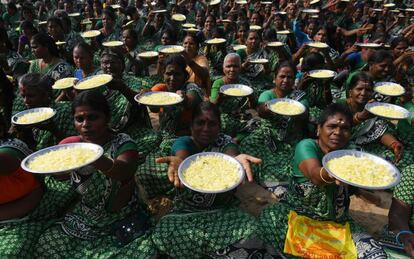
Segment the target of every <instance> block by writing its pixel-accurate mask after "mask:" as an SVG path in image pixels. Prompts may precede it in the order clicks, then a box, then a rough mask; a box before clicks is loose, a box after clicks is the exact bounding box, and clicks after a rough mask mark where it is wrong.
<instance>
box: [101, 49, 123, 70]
mask: <svg viewBox="0 0 414 259" xmlns="http://www.w3.org/2000/svg"><path fill="white" fill-rule="evenodd" d="M104 56H112V57H115V58H117V59H119V60H120V61H121V63H122V66H123V67H124V68H125V59H124V55H123V54H122V52H121V51H119V50H118V49H116V48H106V49H104V51H102V54H101V59H102V58H103V57H104Z"/></svg>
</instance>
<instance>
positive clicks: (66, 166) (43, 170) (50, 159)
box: [21, 143, 103, 174]
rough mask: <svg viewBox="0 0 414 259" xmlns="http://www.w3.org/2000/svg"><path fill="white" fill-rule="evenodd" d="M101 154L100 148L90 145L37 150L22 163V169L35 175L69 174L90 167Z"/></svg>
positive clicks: (73, 144)
mask: <svg viewBox="0 0 414 259" xmlns="http://www.w3.org/2000/svg"><path fill="white" fill-rule="evenodd" d="M102 154H103V149H102V147H101V146H99V145H96V144H92V143H70V144H63V145H56V146H51V147H48V148H45V149H42V150H39V151H37V152H35V153H33V154H31V155H29V156H28V157H26V158H25V159H24V160H23V161H22V163H21V166H22V168H23V169H24V170H25V171H27V172H31V173H36V174H56V173H63V172H69V171H72V170H76V169H79V168H82V167H84V166H87V165H90V164H91V163H93V162H95V161H96V160H98V159H99V158H100V157H101V156H102Z"/></svg>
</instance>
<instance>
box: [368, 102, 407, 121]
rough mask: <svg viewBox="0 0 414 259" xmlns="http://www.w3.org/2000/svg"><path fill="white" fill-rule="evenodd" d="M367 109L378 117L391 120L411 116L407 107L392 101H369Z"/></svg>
mask: <svg viewBox="0 0 414 259" xmlns="http://www.w3.org/2000/svg"><path fill="white" fill-rule="evenodd" d="M365 109H366V110H367V111H369V112H370V113H372V114H374V115H376V116H378V117H382V118H385V119H390V120H403V119H406V118H408V117H409V116H410V112H409V111H408V110H407V109H405V108H403V107H401V106H399V105H395V104H390V103H381V102H372V103H367V104H366V105H365Z"/></svg>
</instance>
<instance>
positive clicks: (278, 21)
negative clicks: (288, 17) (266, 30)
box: [274, 16, 283, 29]
mask: <svg viewBox="0 0 414 259" xmlns="http://www.w3.org/2000/svg"><path fill="white" fill-rule="evenodd" d="M274 23H275V27H276V29H283V20H282V18H280V17H279V16H276V17H275V20H274Z"/></svg>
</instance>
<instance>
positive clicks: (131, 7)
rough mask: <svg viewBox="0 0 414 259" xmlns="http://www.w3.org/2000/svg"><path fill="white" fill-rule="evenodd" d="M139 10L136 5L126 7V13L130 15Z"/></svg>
mask: <svg viewBox="0 0 414 259" xmlns="http://www.w3.org/2000/svg"><path fill="white" fill-rule="evenodd" d="M136 12H137V9H136V8H135V7H134V6H128V7H127V8H126V9H125V15H127V16H128V15H129V16H132V15H133V14H135V13H136Z"/></svg>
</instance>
